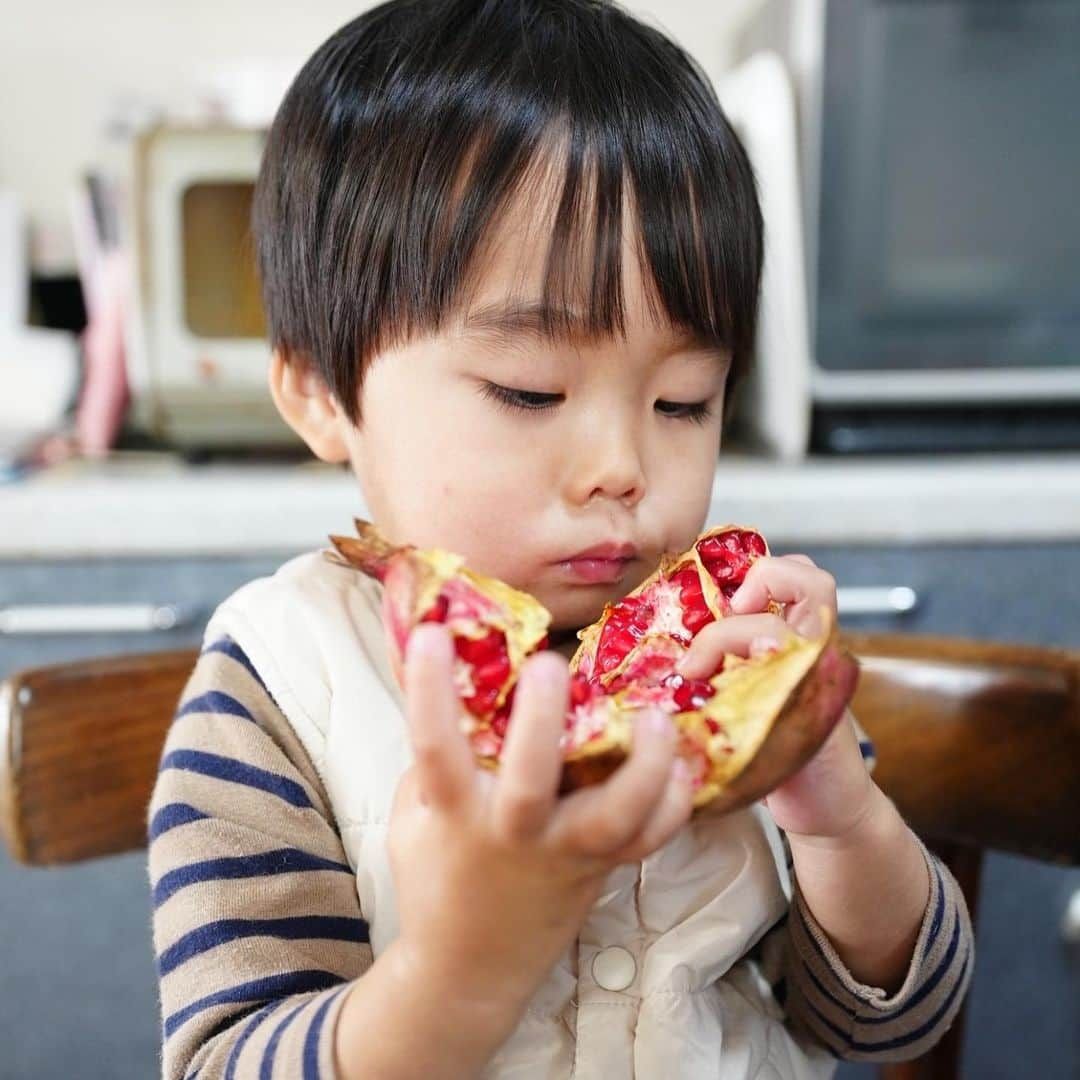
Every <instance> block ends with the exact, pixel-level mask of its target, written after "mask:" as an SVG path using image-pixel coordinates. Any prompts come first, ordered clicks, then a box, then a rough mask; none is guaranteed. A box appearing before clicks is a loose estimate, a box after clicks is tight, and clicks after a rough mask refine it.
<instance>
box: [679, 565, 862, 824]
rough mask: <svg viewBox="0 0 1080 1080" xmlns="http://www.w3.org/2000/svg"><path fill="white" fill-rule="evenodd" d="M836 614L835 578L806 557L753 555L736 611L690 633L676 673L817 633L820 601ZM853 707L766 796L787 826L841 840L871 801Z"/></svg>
mask: <svg viewBox="0 0 1080 1080" xmlns="http://www.w3.org/2000/svg"><path fill="white" fill-rule="evenodd" d="M770 600H772V601H775V602H776V603H778V604H782V605H784V609H783V615H782V616H779V615H773V614H771V613H769V611H768V606H769V601H770ZM823 605H824V606H825V607H827V608H829V610H830V611H831V612H832V613H833V616H834V618H835V616H836V582H835V580H834V579H833V577H832V576H831V575H830V574H828V573H827V572H826V571H824V570H822V569H820V568H819V567H818V566H816V565H815V564H814V562H813V561H812V560H811V559H809V558H808V557H807V556H805V555H782V556H779V557H766V558H761V559H758V560H757V561H756V562H755V563H754V565H753V566H751V567H750V570H749V572H748V573H747V575H746V580H745V581H744V582H743V584H742V585H741V586H740V588H739V590H738V592H736V593H735V595H734V596H733V597H732V599H731V606H732V610H733V611H734V614H733V615H730V616H728V617H727V618H724V619H718V620H717V621H716V622H712V623H709V625H708V626H706V627H704V628H703V629H702V630H701V631H700V632H699V633H698V635H697V636H696V637H695V638H694V641H693V644H692V645H691V646H690V649H689V650H688V652H687V654H686V656H684V657H683V658H682V660H681V661H680V662H679V665H678V669H677V670H678V671H679V672H680V674H683V675H685V676H687V677H689V678H708V677H709V676H711V675H712V674H713V673H714V672H715V671H716V668H717V666H718V665H719V662H720V658H721V657H722V656H723V655H724V654H725V653H736V654H738V655H740V656H749V655H756V654H758V653H760V652H763V651H768V650H770V649H772V648H775V647H776V646H778V645H779V644H781V643H783V642H784V641H785V640H786V639H788V638H790V637H791V636H792V635H793V634H800V635H802V636H805V637H813V636H815V635H816V634H819V633H820V632H821V629H822V627H821V620H820V617H819V615H818V611H819V610H820V609H821V607H822V606H823ZM852 721H853V717H852V715H851V712H850V710H848V709H846V708H845V710H844V715H843V717H841V719H840V721H839V723H837V725H836V727H835V728H833V731H832V734H830V735H829V737H828V738H827V739H826V740H825V742H824V744H823V745H822V747H821V749H820V750H819V751H818V752H817V754H816V755H815V756H814V757H813V758H812V759H811V760H810V761H809V762H808V763H807V764H806V765H805V766H803V768H802V769H800V770H799V771H798V772H797V773H795V775H794V776H792V777H790V778H789V779H788V780H786V781H785V782H784V783H783V784H781V785H780V786H779V787H778V788H775V789H774V790H773V791H772V792H771V793H770V794H769V795H768V796H767V798H766V800H765V802H766V805H767V806H768V808H769V811H770V812H771V814H772V816H773V819H774V820H775V821H776V824H777V825H778V826H779V827H780V828H781V829H783V830H784V831H785V832H788V833H792V834H796V835H805V836H817V837H829V838H841V837H843V836H845V835H846V834H847V833H848V832H850V830H851V829H852V828H854V826H856V825H857V824H858V823H859V822H860V821H861V820H862V819H863V817H864V816H865V814H866V813H868V812H869V810H870V808H871V807H872V805H873V799H872V795H873V792H874V789H875V785H874V782H873V780H871V778H870V774H869V773H868V772H867V770H866V766H865V765H864V764H863V760H862V753H861V752H860V750H859V743H858V738H857V736H856V734H855V728H854V724H853V722H852Z"/></svg>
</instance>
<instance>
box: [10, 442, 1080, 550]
mask: <svg viewBox="0 0 1080 1080" xmlns="http://www.w3.org/2000/svg"><path fill="white" fill-rule="evenodd" d="M365 514H366V510H365V507H364V505H363V502H362V501H361V498H360V494H359V491H358V489H357V487H356V485H355V482H354V481H353V479H352V477H351V476H350V475H349V474H348V473H346V472H345V471H344V470H342V469H339V468H334V467H330V466H325V465H322V464H320V463H316V462H313V463H305V464H260V465H247V464H209V465H193V464H188V463H185V462H184V461H182V460H180V459H178V458H175V457H172V456H169V455H158V454H142V453H131V452H128V453H122V454H116V455H114V456H113V457H111V458H109V459H106V460H104V461H101V462H71V463H68V464H66V465H63V466H59V467H57V468H54V469H51V470H46V471H43V472H39V473H34V474H31V475H29V476H27V477H25V478H24V479H22V480H20V481H16V482H10V483H7V484H6V485H3V486H0V558H6V559H22V558H41V559H46V558H80V557H86V556H96V555H102V556H125V555H131V556H136V555H138V556H146V555H180V554H183V555H219V554H230V553H231V554H241V553H247V554H254V553H259V552H278V551H281V552H289V551H299V550H303V549H305V548H310V547H317V546H320V545H322V544H323V543H324V542H325V538H326V535H327V533H329V532H347V531H349V528H350V521H351V518H352V517H353V516H354V515H359V516H364V515H365ZM726 522H737V523H745V524H751V525H754V526H755V527H756V528H758V529H760V530H761V531H762V532H763V533H764V534H765V535H766V536H768V537H769V539H770V540H771V541H772V542H773V543H776V544H783V545H785V546H789V547H790V546H791V545H795V544H822V543H826V544H827V543H843V544H859V543H866V544H877V543H890V544H895V543H926V542H942V543H951V542H956V543H962V542H967V543H970V542H983V541H986V542H999V541H1000V542H1007V541H1015V540H1058V541H1061V540H1077V541H1080V455H1075V454H1060V455H1034V454H1032V455H1025V456H1022V457H1020V456H1010V457H1000V456H998V457H991V456H979V457H963V458H909V459H902V460H900V459H895V458H894V459H882V458H877V459H861V460H859V459H850V458H845V459H842V460H837V459H808V460H807V461H805V462H803V463H800V464H797V465H784V464H779V463H775V462H769V461H763V460H761V459H755V458H750V457H738V456H726V457H723V458H722V459H721V461H720V463H719V465H718V468H717V472H716V479H715V481H714V484H713V495H712V504H711V507H710V513H709V524H723V523H726Z"/></svg>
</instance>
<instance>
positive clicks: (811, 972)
mask: <svg viewBox="0 0 1080 1080" xmlns="http://www.w3.org/2000/svg"><path fill="white" fill-rule="evenodd" d="M859 736H860V738H859V742H860V746H861V747H862V751H863V757H864V760H865V761H866V764H867V768H868V769H871V770H872V769H873V765H874V757H873V754H874V751H873V746H872V744H871V743H870V741H869V740H868V739H867V738H866V736H865V735H864V734H863V733H862V732H859ZM916 841H917V842H918V844H919V847H920V849H921V851H922V853H923V857H924V858H925V859H926V862H927V868H928V870H929V873H930V898H929V900H928V902H927V905H926V911H925V913H924V915H923V920H922V925H921V927H920V929H919V936H918V939H917V941H916V943H915V948H914V950H913V954H912V958H911V963H910V965H909V968H908V971H907V975H906V977H905V979H904V982H903V984H902V985H901V987H900V989H899V990H897V991H896V992H895V993H894V994H891V995H889V994H886V992H885V991H884V990H882V989H880V988H879V987H873V986H867V985H865V984H863V983H860V982H858V981H857V980H856V979H855V978H854V977H853V976H852V974H851V972H850V971H848V969H847V967H846V966H845V965H844V963H843V961H842V960H841V959H840V957H839V956H838V955H837V953H836V951H835V949H833V947H832V945H831V943H830V942H829V939H828V937H827V936H826V935H825V932H824V931H823V930H822V929H821V927H820V926H818V924H817V922H816V921H815V920H814V917H813V915H812V914H811V913H810V910H809V908H808V907H807V906H806V904H805V902H804V901H803V898H802V895H801V894H800V892H799V889H798V884H797V883H796V885H795V895H794V897H793V901H792V905H791V910H790V913H789V916H788V918H787V920H786V922H785V924H784V926H783V927H781V928H780V934H781V935H782V940H783V958H784V959H783V969H784V971H783V975H784V980H783V981H784V985H785V990H786V1000H785V1011H786V1013H787V1015H788V1018H789V1021H790V1023H791V1024H792V1026H793V1028H794V1029H796V1030H800V1031H802V1032H804V1033H806V1034H808V1035H809V1036H810V1038H811V1039H812V1040H813V1041H815V1042H817V1043H820V1044H821V1045H823V1046H825V1047H826V1049H828V1050H829V1051H830V1053H832V1054H833V1055H835V1056H836V1057H838V1058H842V1059H845V1060H848V1061H871V1062H887V1061H904V1060H907V1059H909V1058H914V1057H918V1056H919V1055H920V1054H923V1053H925V1052H926V1051H927V1050H928V1049H930V1047H931V1046H933V1045H934V1043H936V1042H937V1041H938V1040H939V1039H940V1038H941V1036H942V1035H943V1034H944V1033H945V1032H946V1031H947V1030H948V1028H949V1025H950V1024H951V1023H952V1022H953V1020H954V1019H955V1017H956V1014H957V1012H958V1011H959V1009H960V1006H961V1003H962V1002H963V1000H964V995H965V993H966V992H967V988H968V985H969V983H970V981H971V973H972V968H973V965H974V954H975V946H974V938H973V935H972V930H971V922H970V919H969V917H968V911H967V905H966V904H965V902H964V895H963V893H962V892H961V890H960V887H959V885H958V884H957V883H956V880H955V879H954V878H953V876H952V874H950V873H949V871H948V869H947V868H946V867H945V866H944V865H943V864H942V863H941V861H940V860H939V859H937V858H936V857H935V856H934V855H933V854H932V853H931V852H929V851H928V850H927V849H926V847H925V845H924V844H923V843H922V841H920V840H918V837H916Z"/></svg>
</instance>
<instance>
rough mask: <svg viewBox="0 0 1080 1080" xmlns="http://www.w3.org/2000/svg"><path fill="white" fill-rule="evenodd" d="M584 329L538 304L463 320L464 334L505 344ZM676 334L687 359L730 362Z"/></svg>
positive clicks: (489, 308)
mask: <svg viewBox="0 0 1080 1080" xmlns="http://www.w3.org/2000/svg"><path fill="white" fill-rule="evenodd" d="M546 319H548V320H550V322H549V323H548V325H551V326H553V328H554V332H549V331H548V330H547V329H546V328H545V321H546ZM585 326H586V321H585V318H584V316H583V315H582V314H581V313H580V312H578V311H574V310H571V309H568V308H563V307H549V306H548V305H546V304H544V303H543V302H542V301H526V302H510V303H496V304H488V305H486V306H485V307H481V308H477V309H475V310H474V311H470V312H468V313H467V314H466V316H465V320H464V328H465V332H466V333H469V332H470V331H471V332H473V333H475V334H477V335H479V336H482V337H488V338H492V339H494V340H496V341H503V342H507V343H510V342H513V341H514V340H515V339H516V338H522V337H527V338H538V339H540V340H542V341H549V340H552V339H553V338H554V339H559V338H564V337H568V336H569V337H573V336H575V335H577V334H583V333H584V330H585ZM563 328H566V329H565V330H564V329H563ZM676 334H677V337H676V339H675V341H674V344H676V345H677V346H686V347H688V348H690V349H694V350H696V352H694V353H691V354H689V355H690V356H691V357H700V358H701V359H706V360H713V361H715V360H719V361H721V362H722V363H725V364H726V363H727V362H728V360H729V359H730V354H729V352H728V350H727V349H726V348H724V346H722V345H717V344H716V343H715V342H712V341H705V340H703V339H702V338H701V337H700V336H699V335H697V334H695V333H694V332H693V331H692V330H689V329H683V330H677V331H676Z"/></svg>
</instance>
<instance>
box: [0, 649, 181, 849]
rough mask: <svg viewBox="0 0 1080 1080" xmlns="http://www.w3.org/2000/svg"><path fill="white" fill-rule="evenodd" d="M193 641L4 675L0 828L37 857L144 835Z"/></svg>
mask: <svg viewBox="0 0 1080 1080" xmlns="http://www.w3.org/2000/svg"><path fill="white" fill-rule="evenodd" d="M196 655H197V654H196V653H195V652H194V651H192V650H183V651H177V652H165V653H150V654H144V655H130V656H118V657H113V658H108V659H103V660H84V661H79V662H77V663H70V664H57V665H55V666H52V667H40V668H32V669H29V670H26V671H22V672H18V673H17V674H15V675H12V676H11V677H10V678H9V679H7V680H6V681H5V682H4V683H3V684H0V835H2V836H3V838H4V841H5V843H6V844H7V847H8V850H9V851H10V852H11V855H12V856H13V857H14V858H15V859H18V860H19V861H20V862H24V863H27V864H28V865H32V866H42V865H49V864H53V863H70V862H78V861H80V860H82V859H93V858H96V857H98V856H101V855H112V854H114V853H116V852H121V851H129V850H131V849H133V848H138V847H141V846H143V845H144V844H145V843H146V809H147V806H148V805H149V802H150V794H151V791H152V789H153V785H154V780H155V777H156V775H157V766H158V761H159V759H160V756H161V748H162V744H163V742H164V740H165V733H166V730H167V728H168V726H169V724H170V723H171V722H172V717H173V713H174V712H175V710H176V705H177V701H178V699H179V697H180V693H181V691H182V690H183V687H184V683H185V681H186V680H187V677H188V676H189V675H190V674H191V670H192V668H193V667H194V665H195V660H196Z"/></svg>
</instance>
